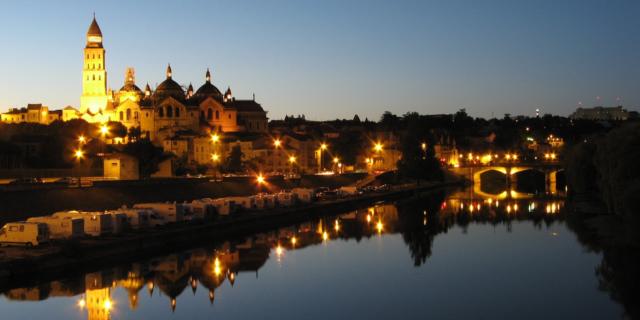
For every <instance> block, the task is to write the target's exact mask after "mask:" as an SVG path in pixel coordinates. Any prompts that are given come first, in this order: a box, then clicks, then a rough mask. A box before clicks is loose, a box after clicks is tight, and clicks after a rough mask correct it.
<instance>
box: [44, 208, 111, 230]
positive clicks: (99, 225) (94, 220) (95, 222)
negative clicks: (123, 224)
mask: <svg viewBox="0 0 640 320" xmlns="http://www.w3.org/2000/svg"><path fill="white" fill-rule="evenodd" d="M53 216H54V217H59V218H70V219H74V218H79V219H83V220H84V233H85V234H88V235H91V236H96V237H99V236H101V235H104V234H108V233H111V232H112V231H113V226H112V223H111V220H112V219H111V215H110V214H105V213H103V212H90V211H75V210H73V211H61V212H56V213H54V214H53Z"/></svg>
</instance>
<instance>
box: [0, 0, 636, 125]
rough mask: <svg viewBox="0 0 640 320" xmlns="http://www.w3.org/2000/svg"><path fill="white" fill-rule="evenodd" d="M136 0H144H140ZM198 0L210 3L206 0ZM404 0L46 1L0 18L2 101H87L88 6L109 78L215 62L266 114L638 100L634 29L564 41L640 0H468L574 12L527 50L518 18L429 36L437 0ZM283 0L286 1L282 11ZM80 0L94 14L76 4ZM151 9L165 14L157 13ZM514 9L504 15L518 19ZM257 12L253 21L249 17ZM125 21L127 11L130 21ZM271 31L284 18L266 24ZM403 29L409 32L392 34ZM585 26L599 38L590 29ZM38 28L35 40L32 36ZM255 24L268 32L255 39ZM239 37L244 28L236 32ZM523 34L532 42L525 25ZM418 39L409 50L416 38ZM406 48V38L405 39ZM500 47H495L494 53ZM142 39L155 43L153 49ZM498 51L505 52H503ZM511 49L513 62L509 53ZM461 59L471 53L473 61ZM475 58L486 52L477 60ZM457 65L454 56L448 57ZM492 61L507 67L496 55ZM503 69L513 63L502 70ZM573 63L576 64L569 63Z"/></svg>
mask: <svg viewBox="0 0 640 320" xmlns="http://www.w3.org/2000/svg"><path fill="white" fill-rule="evenodd" d="M191 4H192V5H193V4H194V3H191ZM7 6H12V5H7ZM47 6H48V4H42V7H47ZM71 6H73V7H74V8H77V7H82V8H80V9H84V10H80V9H77V10H75V11H73V12H74V13H73V14H71V13H69V14H64V15H62V13H63V11H64V9H65V8H67V7H71ZM132 6H133V8H144V7H145V3H144V2H141V3H136V4H135V5H132ZM203 6H204V8H208V7H207V5H204V4H203ZM406 7H407V8H404V9H401V8H397V9H395V10H391V11H389V12H391V13H392V14H393V15H394V16H395V17H405V18H406V19H404V20H402V19H401V20H397V19H395V21H396V22H398V23H397V24H398V26H391V25H389V24H387V23H380V24H379V25H377V26H375V27H373V25H374V22H373V20H375V19H374V18H376V17H378V16H384V14H385V13H384V12H387V11H385V10H389V9H390V8H389V5H384V4H380V3H376V4H374V5H372V8H371V10H370V11H371V12H370V13H362V12H359V11H358V6H356V5H350V6H347V7H346V8H345V9H344V10H346V11H349V14H351V15H353V14H355V18H354V21H346V20H343V19H337V20H336V19H333V20H334V21H338V23H337V24H339V28H338V26H325V25H323V23H322V21H321V20H322V19H321V18H319V17H318V14H311V13H310V10H312V9H314V8H313V7H310V6H309V5H299V6H293V7H292V6H284V7H283V6H280V7H278V6H274V8H265V7H262V6H260V5H259V4H254V5H248V4H246V3H244V4H242V5H230V6H228V7H227V8H226V9H227V10H228V12H229V14H228V16H226V17H221V18H220V19H210V18H208V17H207V15H206V14H204V13H203V14H195V15H196V16H198V17H199V19H191V20H190V21H184V20H183V19H184V18H186V16H185V15H184V14H182V13H180V12H176V10H164V11H163V13H162V14H160V13H158V12H156V11H154V9H150V10H149V11H146V12H148V16H147V15H143V16H142V17H140V18H139V19H138V18H134V15H133V14H132V13H130V12H125V11H122V10H114V9H113V8H110V7H109V6H108V5H103V4H98V3H89V4H72V3H70V2H63V3H62V4H60V6H59V7H55V8H52V10H51V11H47V10H44V11H43V13H39V14H38V17H39V18H38V19H36V20H35V21H34V22H33V23H31V24H30V25H29V26H26V27H24V28H20V29H19V30H18V31H10V29H8V28H4V30H5V31H0V38H2V39H3V40H5V41H6V42H7V43H12V44H13V49H12V50H11V51H10V52H7V54H8V55H9V59H4V62H2V63H1V64H0V66H1V67H2V69H3V70H5V72H3V73H2V75H0V82H2V83H4V84H5V85H4V86H2V88H0V112H6V111H7V110H8V109H9V108H10V107H15V108H22V107H25V106H26V105H27V104H28V103H42V104H44V105H47V106H49V107H50V108H52V109H61V108H64V107H65V106H67V105H71V106H74V107H78V106H79V101H78V96H79V95H80V92H81V80H82V79H81V72H82V65H81V62H80V61H81V57H82V48H83V46H84V45H83V44H84V39H83V38H84V37H83V36H84V33H85V29H86V23H87V22H86V21H87V20H88V19H90V18H91V15H92V13H93V12H94V11H95V13H96V16H97V19H98V21H99V22H100V25H101V27H102V28H103V31H104V33H105V36H104V41H105V48H106V57H107V61H106V65H107V72H108V87H109V88H111V89H113V90H117V89H118V88H119V87H120V86H122V85H123V83H124V74H125V70H126V68H127V67H134V68H135V70H136V78H137V84H138V86H141V87H142V86H144V85H145V84H146V83H147V82H148V83H149V84H150V85H151V86H152V88H155V86H156V85H157V84H159V83H160V82H161V81H162V80H163V79H164V73H165V68H166V65H167V63H171V65H172V67H173V72H174V75H175V77H174V78H175V79H176V81H177V82H178V83H179V84H180V85H183V86H185V87H186V86H188V85H189V84H190V83H192V84H193V85H194V86H196V87H198V86H199V85H200V84H202V83H203V82H204V72H205V71H206V69H207V68H211V70H212V74H213V83H214V84H215V85H217V86H218V87H220V88H226V87H227V86H230V87H231V88H232V90H233V91H234V94H235V95H237V96H238V97H242V98H245V99H250V98H251V97H252V96H253V94H255V95H256V97H257V100H259V101H260V102H261V103H262V104H263V105H264V107H265V109H266V110H269V118H271V119H281V118H284V117H285V115H292V114H295V115H297V114H304V115H306V117H307V118H308V119H317V120H330V119H335V118H352V117H353V116H354V115H355V114H358V115H359V117H360V118H361V119H365V118H369V119H370V120H377V119H379V117H380V115H381V114H382V113H383V112H384V111H387V110H388V111H391V112H393V113H395V114H404V113H406V112H410V111H416V112H420V113H428V114H438V113H451V112H452V111H455V110H457V109H459V108H466V110H467V112H468V113H469V114H470V115H472V116H480V117H485V118H490V117H498V118H500V117H502V116H503V115H504V114H505V113H510V114H513V115H528V116H532V115H534V114H535V109H537V108H540V109H541V113H543V114H546V113H551V114H557V115H568V114H570V113H571V112H573V111H574V110H575V108H576V107H578V106H579V104H578V103H579V102H582V106H584V107H591V106H595V105H603V106H614V105H623V106H625V108H626V109H629V110H638V105H640V97H639V94H638V93H637V92H638V90H637V88H636V87H637V86H634V84H633V83H634V82H633V79H635V78H637V76H638V75H640V70H638V69H639V68H637V67H633V65H632V64H631V63H630V62H631V60H632V55H631V53H632V52H637V50H635V49H634V48H635V47H637V46H638V41H635V42H634V41H625V42H620V43H617V44H616V46H619V47H622V49H623V50H622V51H623V52H622V53H619V52H618V53H616V54H615V55H616V60H615V61H612V60H610V59H609V58H611V57H609V56H608V57H606V59H605V58H604V57H598V56H597V55H599V54H605V53H606V51H599V50H592V51H596V52H595V53H594V52H588V53H585V55H584V56H580V58H579V59H578V55H575V54H577V52H575V51H572V50H573V49H572V50H569V48H568V46H570V45H571V44H574V45H581V46H593V45H601V44H602V43H599V42H600V41H601V40H602V39H603V37H604V38H605V39H608V41H613V40H615V38H617V37H620V38H624V39H628V37H629V36H630V35H631V33H632V32H633V31H632V29H631V28H625V27H632V26H633V25H634V24H637V23H634V22H632V21H630V20H625V19H623V18H624V17H623V16H619V18H620V19H619V20H613V21H612V20H610V19H603V20H607V24H609V26H608V27H607V28H604V29H599V27H602V24H603V22H599V21H600V20H596V21H594V22H593V24H594V26H592V27H591V28H587V29H584V30H580V28H581V27H585V25H583V24H582V23H583V22H579V21H582V20H583V17H584V16H585V15H586V16H588V15H595V14H596V13H597V14H598V15H601V16H606V15H620V14H624V13H625V12H626V14H630V13H632V12H634V11H635V12H637V10H635V9H637V6H635V5H628V6H625V5H618V6H615V5H611V6H607V7H606V8H605V10H601V9H603V8H601V7H599V6H598V5H597V4H596V3H589V4H584V5H579V4H578V3H573V4H565V5H564V6H559V7H558V8H555V7H553V6H550V5H540V7H541V8H538V9H537V11H536V13H533V14H525V12H524V9H523V8H515V7H509V6H508V7H506V8H502V9H500V8H498V9H500V10H498V9H496V8H495V7H496V4H493V5H492V6H490V7H491V8H493V9H496V10H494V11H491V12H490V11H489V9H486V10H485V9H480V8H474V7H473V6H468V7H469V8H468V9H469V10H470V11H473V12H474V14H473V15H472V16H470V17H469V18H472V19H471V20H469V21H470V22H472V23H474V24H479V25H480V26H482V27H483V28H490V29H492V31H496V30H494V28H498V27H499V24H498V23H495V22H493V23H492V22H486V21H484V20H486V18H488V17H489V16H496V17H502V16H508V15H509V14H511V15H514V17H520V18H523V19H524V18H527V19H524V22H518V23H517V25H518V28H520V29H519V31H518V32H522V33H523V34H528V33H532V32H534V31H533V30H528V28H527V27H526V26H525V25H523V24H526V23H527V22H531V19H533V18H534V17H537V15H541V14H542V13H541V12H542V11H541V10H543V9H544V8H546V9H549V12H547V13H548V14H550V18H551V19H550V20H549V21H547V23H549V24H550V25H549V26H548V27H545V28H547V29H549V28H551V27H552V26H553V25H554V24H559V23H561V21H562V19H565V18H566V19H568V20H567V21H566V22H565V23H567V24H570V25H571V28H569V29H571V30H570V31H567V30H565V31H564V32H565V33H567V32H573V33H577V34H579V35H581V37H578V38H574V39H572V41H571V42H572V43H564V44H562V45H561V46H560V47H556V48H554V50H555V51H554V50H549V51H547V50H546V49H545V48H544V47H539V50H540V51H538V52H537V55H538V56H539V57H538V58H536V59H533V60H530V59H531V58H532V57H533V56H534V55H536V52H525V51H526V50H524V49H526V48H528V47H529V46H532V44H531V43H524V42H522V41H525V40H518V39H517V38H518V36H517V35H516V34H513V33H514V31H511V32H507V31H505V30H497V33H498V35H497V36H494V39H492V41H489V42H486V43H482V42H481V41H480V39H482V38H483V35H484V36H486V35H485V34H484V33H483V31H482V29H483V28H480V30H475V31H471V30H469V29H468V28H458V29H455V28H453V29H452V30H449V31H443V30H435V29H430V30H431V32H433V34H430V35H427V36H425V35H423V34H421V32H423V31H425V22H423V21H420V20H421V19H419V18H420V17H419V15H420V14H421V13H429V12H430V11H428V10H427V9H428V8H429V6H428V5H407V6H406ZM408 7H412V8H413V9H415V10H413V11H415V12H409V11H411V10H408ZM459 7H460V6H458V7H456V6H451V7H449V6H444V7H441V8H439V11H441V13H443V15H444V16H445V17H454V16H455V12H456V8H457V9H460V8H459ZM278 8H279V9H283V10H282V11H285V12H283V13H277V12H275V11H278V10H277V9H278ZM576 8H580V13H576V14H575V16H573V15H572V13H571V9H576ZM13 9H14V10H7V11H6V12H9V11H11V12H12V17H9V16H3V18H5V19H3V20H4V21H5V22H6V23H10V21H11V20H12V19H16V18H20V17H22V18H24V19H28V18H29V15H33V12H32V10H30V8H24V7H16V8H13ZM163 9H166V8H164V7H163ZM267 9H268V10H267ZM284 9H287V10H284ZM315 9H317V8H315ZM529 9H531V8H529ZM551 9H554V10H551ZM259 10H265V11H264V13H265V17H263V16H260V15H259V12H258V11H259ZM85 11H86V14H84V15H83V14H79V13H82V12H85ZM132 11H134V12H135V11H136V10H132ZM321 11H322V13H325V14H327V17H333V18H335V17H340V16H341V14H340V10H338V8H337V5H336V4H334V3H329V4H327V5H326V7H325V8H322V10H321ZM538 11H540V12H538ZM70 12H71V11H70ZM153 13H157V15H156V16H154V15H153ZM269 14H276V16H275V17H279V16H283V17H286V16H292V17H298V18H295V19H293V20H294V21H292V22H281V23H276V24H275V25H270V26H268V27H267V28H266V29H264V30H261V29H260V21H263V20H264V19H266V16H267V15H269ZM430 14H434V13H433V12H431V13H430ZM61 16H63V17H64V18H65V19H64V21H61V20H60V19H59V17H61ZM302 17H306V18H308V21H303V20H304V19H302ZM514 17H511V18H510V19H515V18H514ZM432 18H433V17H432ZM135 19H138V20H135ZM251 19H254V20H257V21H258V22H255V23H249V22H250V21H249V20H251ZM439 19H444V18H438V19H435V18H434V20H429V21H430V22H429V23H436V22H437V21H439ZM578 20H579V21H578ZM587 20H588V19H587ZM123 21H124V22H128V23H124V24H123V23H122V22H123ZM166 21H176V23H169V24H167V23H166ZM178 21H184V22H183V23H178ZM129 22H130V23H131V24H129ZM511 22H513V21H511ZM296 24H300V30H297V31H293V30H290V28H285V26H289V27H291V26H293V25H296ZM168 26H169V27H168ZM45 27H46V28H47V29H48V30H47V31H48V34H49V35H50V36H49V37H38V36H37V34H38V32H39V30H42V29H43V28H45ZM366 27H370V28H369V29H367V28H366ZM131 28H135V30H136V32H131ZM274 28H275V29H277V30H274ZM338 29H340V30H342V31H343V32H344V33H345V35H338V34H336V33H333V34H334V37H333V38H332V37H331V36H328V35H327V32H328V31H334V32H335V31H338ZM574 29H575V30H574ZM411 30H413V32H411ZM269 31H278V32H272V33H271V34H267V33H268V32H269ZM542 31H543V30H537V31H535V33H536V35H537V36H538V38H535V37H534V38H533V39H537V40H536V41H537V42H539V43H538V44H545V43H550V42H554V43H555V42H557V41H560V40H561V39H560V38H559V37H560V36H558V35H552V34H550V33H548V32H542ZM546 31H550V30H546ZM403 32H404V33H403ZM399 34H403V35H404V36H401V37H399V36H397V35H399ZM205 35H206V36H205ZM212 35H214V36H212ZM304 35H306V37H304ZM455 35H459V36H461V38H459V39H457V40H456V39H454V40H448V41H444V40H445V39H444V38H450V37H453V38H455V37H454V36H455ZM164 36H170V39H171V41H167V39H164V40H165V41H164V42H166V43H167V44H169V45H166V46H165V45H163V44H162V43H163V41H162V40H163V37H164ZM463 36H464V37H467V40H469V38H468V37H475V40H474V41H473V42H474V44H473V45H471V47H469V49H475V50H476V54H475V55H470V54H469V53H465V54H462V53H460V52H459V51H456V52H457V53H456V52H450V54H452V55H454V56H456V57H455V58H451V59H443V58H445V57H444V55H445V54H446V52H444V51H445V48H449V49H452V48H457V49H464V48H465V47H466V46H465V45H464V44H462V43H461V41H462V40H463ZM587 36H590V37H591V38H593V39H587V38H586V37H587ZM34 37H36V39H38V41H24V39H29V40H31V39H34ZM261 37H262V40H260V41H258V38H261ZM311 37H315V38H316V39H318V43H315V42H314V41H308V38H311ZM376 37H377V39H378V41H380V42H384V43H388V45H386V44H385V45H382V44H381V43H376V42H377V41H376V40H375V39H372V38H376ZM430 37H433V38H432V39H430ZM631 37H634V36H633V35H631ZM635 37H637V36H635ZM243 38H244V39H247V40H246V41H245V40H240V39H243ZM211 39H215V41H211ZM304 39H307V40H304ZM508 39H511V40H512V41H513V42H512V43H511V45H509V46H513V47H516V48H503V49H509V50H506V51H504V52H503V53H499V54H497V55H496V56H495V57H489V56H488V55H489V53H490V52H489V51H488V50H489V47H491V46H493V45H500V46H506V45H507V44H506V43H505V42H503V40H508ZM11 40H14V41H11ZM354 40H357V41H356V42H357V43H356V44H351V45H347V44H348V43H349V42H352V41H354ZM431 40H438V41H435V42H432V41H431ZM489 40H491V39H489ZM525 42H532V41H531V38H529V40H527V41H525ZM227 43H228V44H229V45H226V44H227ZM431 43H432V44H431ZM340 44H342V45H340ZM555 44H556V45H557V43H555ZM322 45H324V48H325V49H327V48H332V50H331V51H334V52H328V51H327V50H319V49H321V48H320V47H321V46H322ZM345 45H346V46H345ZM394 46H397V50H396V49H393V47H394ZM42 47H46V48H48V49H50V50H47V52H48V57H47V59H42V58H36V57H35V56H39V55H41V53H38V51H37V48H42ZM412 47H413V48H414V49H415V50H408V49H410V48H412ZM179 48H183V49H184V50H180V49H179ZM400 49H402V50H401V51H402V52H400V51H398V50H400ZM497 49H498V48H494V49H492V50H491V51H494V53H496V52H497V51H496V50H497ZM147 51H151V52H153V54H151V55H147V54H146V52H147ZM552 51H554V52H552ZM409 52H410V53H409ZM578 53H579V52H578ZM424 54H427V55H424ZM571 54H573V56H572V55H571ZM609 54H610V55H611V54H612V53H609ZM402 55H405V56H406V57H404V58H406V61H402V60H403V57H401V56H402ZM462 55H466V57H463V56H462ZM509 57H510V58H509ZM554 57H555V58H554ZM461 58H467V59H469V60H461ZM504 58H509V59H508V61H502V62H498V61H497V60H500V59H504ZM476 60H477V62H478V64H477V66H476V67H470V66H469V63H471V61H476ZM515 60H518V61H515ZM543 60H545V61H543ZM546 60H554V61H553V62H550V61H546ZM577 60H580V61H577ZM9 61H11V62H9ZM527 61H530V62H527ZM409 62H411V63H410V64H409ZM516 62H517V63H516ZM534 62H538V63H539V64H540V65H543V64H544V66H543V68H542V69H543V70H542V69H541V70H536V67H535V64H534ZM605 62H606V63H605ZM514 63H516V64H517V65H518V66H517V67H514V65H511V66H507V64H514ZM332 65H333V66H334V67H331V66H332ZM438 65H439V66H438ZM459 65H466V66H467V68H462V67H460V66H459ZM480 65H483V66H482V67H479V66H480ZM455 66H458V67H457V68H453V67H455ZM498 66H501V69H496V67H498ZM550 66H554V67H553V68H551V67H550ZM425 69H431V71H428V70H425ZM445 69H448V70H445ZM482 69H484V70H482ZM506 69H509V70H508V71H505V70H506ZM551 69H553V70H551ZM358 70H360V72H358ZM492 70H493V71H492ZM568 74H573V75H572V76H571V77H569V76H568ZM588 74H593V75H597V74H601V75H602V77H597V76H593V77H587V75H588ZM578 75H580V77H577V76H578ZM267 79H270V80H269V81H267ZM483 79H484V80H483ZM566 81H573V82H575V83H571V82H569V83H568V85H566V86H564V83H563V86H564V87H563V90H561V91H560V90H558V87H560V86H559V82H566ZM554 83H555V85H554ZM597 97H600V98H597Z"/></svg>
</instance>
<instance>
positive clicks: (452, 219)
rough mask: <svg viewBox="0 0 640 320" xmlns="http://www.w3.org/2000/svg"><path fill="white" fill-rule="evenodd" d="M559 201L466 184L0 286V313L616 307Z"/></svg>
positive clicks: (435, 312) (88, 315) (288, 314)
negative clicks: (484, 192)
mask: <svg viewBox="0 0 640 320" xmlns="http://www.w3.org/2000/svg"><path fill="white" fill-rule="evenodd" d="M564 211H565V210H564V202H563V200H562V199H558V198H533V199H509V198H505V199H492V198H481V197H478V196H477V195H475V194H473V192H471V191H464V192H456V193H453V194H449V195H448V196H447V197H446V198H445V197H443V196H442V195H434V196H432V197H429V198H426V199H422V200H420V201H403V202H400V203H397V204H379V205H375V206H371V207H366V208H362V209H360V210H356V211H353V212H349V213H346V214H341V215H339V216H333V217H325V218H322V219H317V220H315V221H309V222H307V223H303V224H300V225H297V226H292V227H287V228H281V229H278V230H275V231H272V232H268V233H263V234H258V235H255V236H253V237H249V238H246V239H244V240H243V241H231V242H225V243H223V244H221V245H217V246H214V247H203V248H198V249H193V250H189V251H185V252H178V253H174V254H170V255H167V256H163V257H158V258H155V259H150V260H146V261H139V262H135V263H131V264H128V265H125V266H120V267H114V268H105V269H104V270H100V271H96V272H91V273H87V274H82V275H75V276H73V277H70V278H67V279H60V280H56V281H52V282H48V283H41V284H39V285H36V286H30V287H23V288H4V289H2V286H1V285H0V291H2V292H3V298H2V300H0V310H3V316H2V318H3V319H5V318H6V319H12V318H16V319H17V318H24V319H27V318H30V319H39V318H42V319H46V318H52V316H53V317H54V318H66V319H129V318H144V319H165V318H189V319H200V318H202V319H205V318H206V319H208V318H216V317H218V318H227V317H230V318H248V317H256V318H277V319H281V318H296V319H299V318H304V319H311V318H317V319H326V318H346V317H351V318H365V317H368V318H407V317H422V316H431V317H433V318H460V317H463V318H469V317H471V318H477V317H487V318H505V317H518V318H540V317H547V318H563V317H587V318H591V317H595V318H601V317H611V316H614V317H615V316H619V315H620V314H621V311H620V307H619V306H618V305H616V304H615V303H614V302H612V301H611V300H609V299H608V297H607V296H606V294H604V293H602V292H600V291H598V289H597V281H596V279H595V277H594V275H593V270H594V268H595V265H597V263H598V262H599V260H600V257H599V255H598V254H594V253H585V252H584V250H583V249H582V247H581V245H580V244H579V243H578V241H577V240H576V238H575V236H573V235H572V233H571V231H570V230H569V229H567V228H566V226H565V225H564V222H563V221H564V219H565V215H566V213H565V212H564ZM542 283H548V284H549V286H550V287H549V286H546V287H545V285H541V284H542ZM551 289H552V290H551ZM22 301H27V303H19V302H22ZM541 304H543V305H541ZM465 306H466V307H465ZM533 306H536V307H533Z"/></svg>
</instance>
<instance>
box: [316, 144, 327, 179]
mask: <svg viewBox="0 0 640 320" xmlns="http://www.w3.org/2000/svg"><path fill="white" fill-rule="evenodd" d="M324 150H327V144H326V143H323V144H321V145H320V149H318V162H319V163H318V172H322V170H323V169H324V168H323V167H322V151H324Z"/></svg>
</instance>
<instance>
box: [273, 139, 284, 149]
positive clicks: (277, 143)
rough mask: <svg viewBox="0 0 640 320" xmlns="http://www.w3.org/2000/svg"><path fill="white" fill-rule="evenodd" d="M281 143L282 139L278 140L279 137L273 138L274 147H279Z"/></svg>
mask: <svg viewBox="0 0 640 320" xmlns="http://www.w3.org/2000/svg"><path fill="white" fill-rule="evenodd" d="M281 144H282V141H280V139H275V140H273V146H274V147H276V148H279V147H280V145H281Z"/></svg>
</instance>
